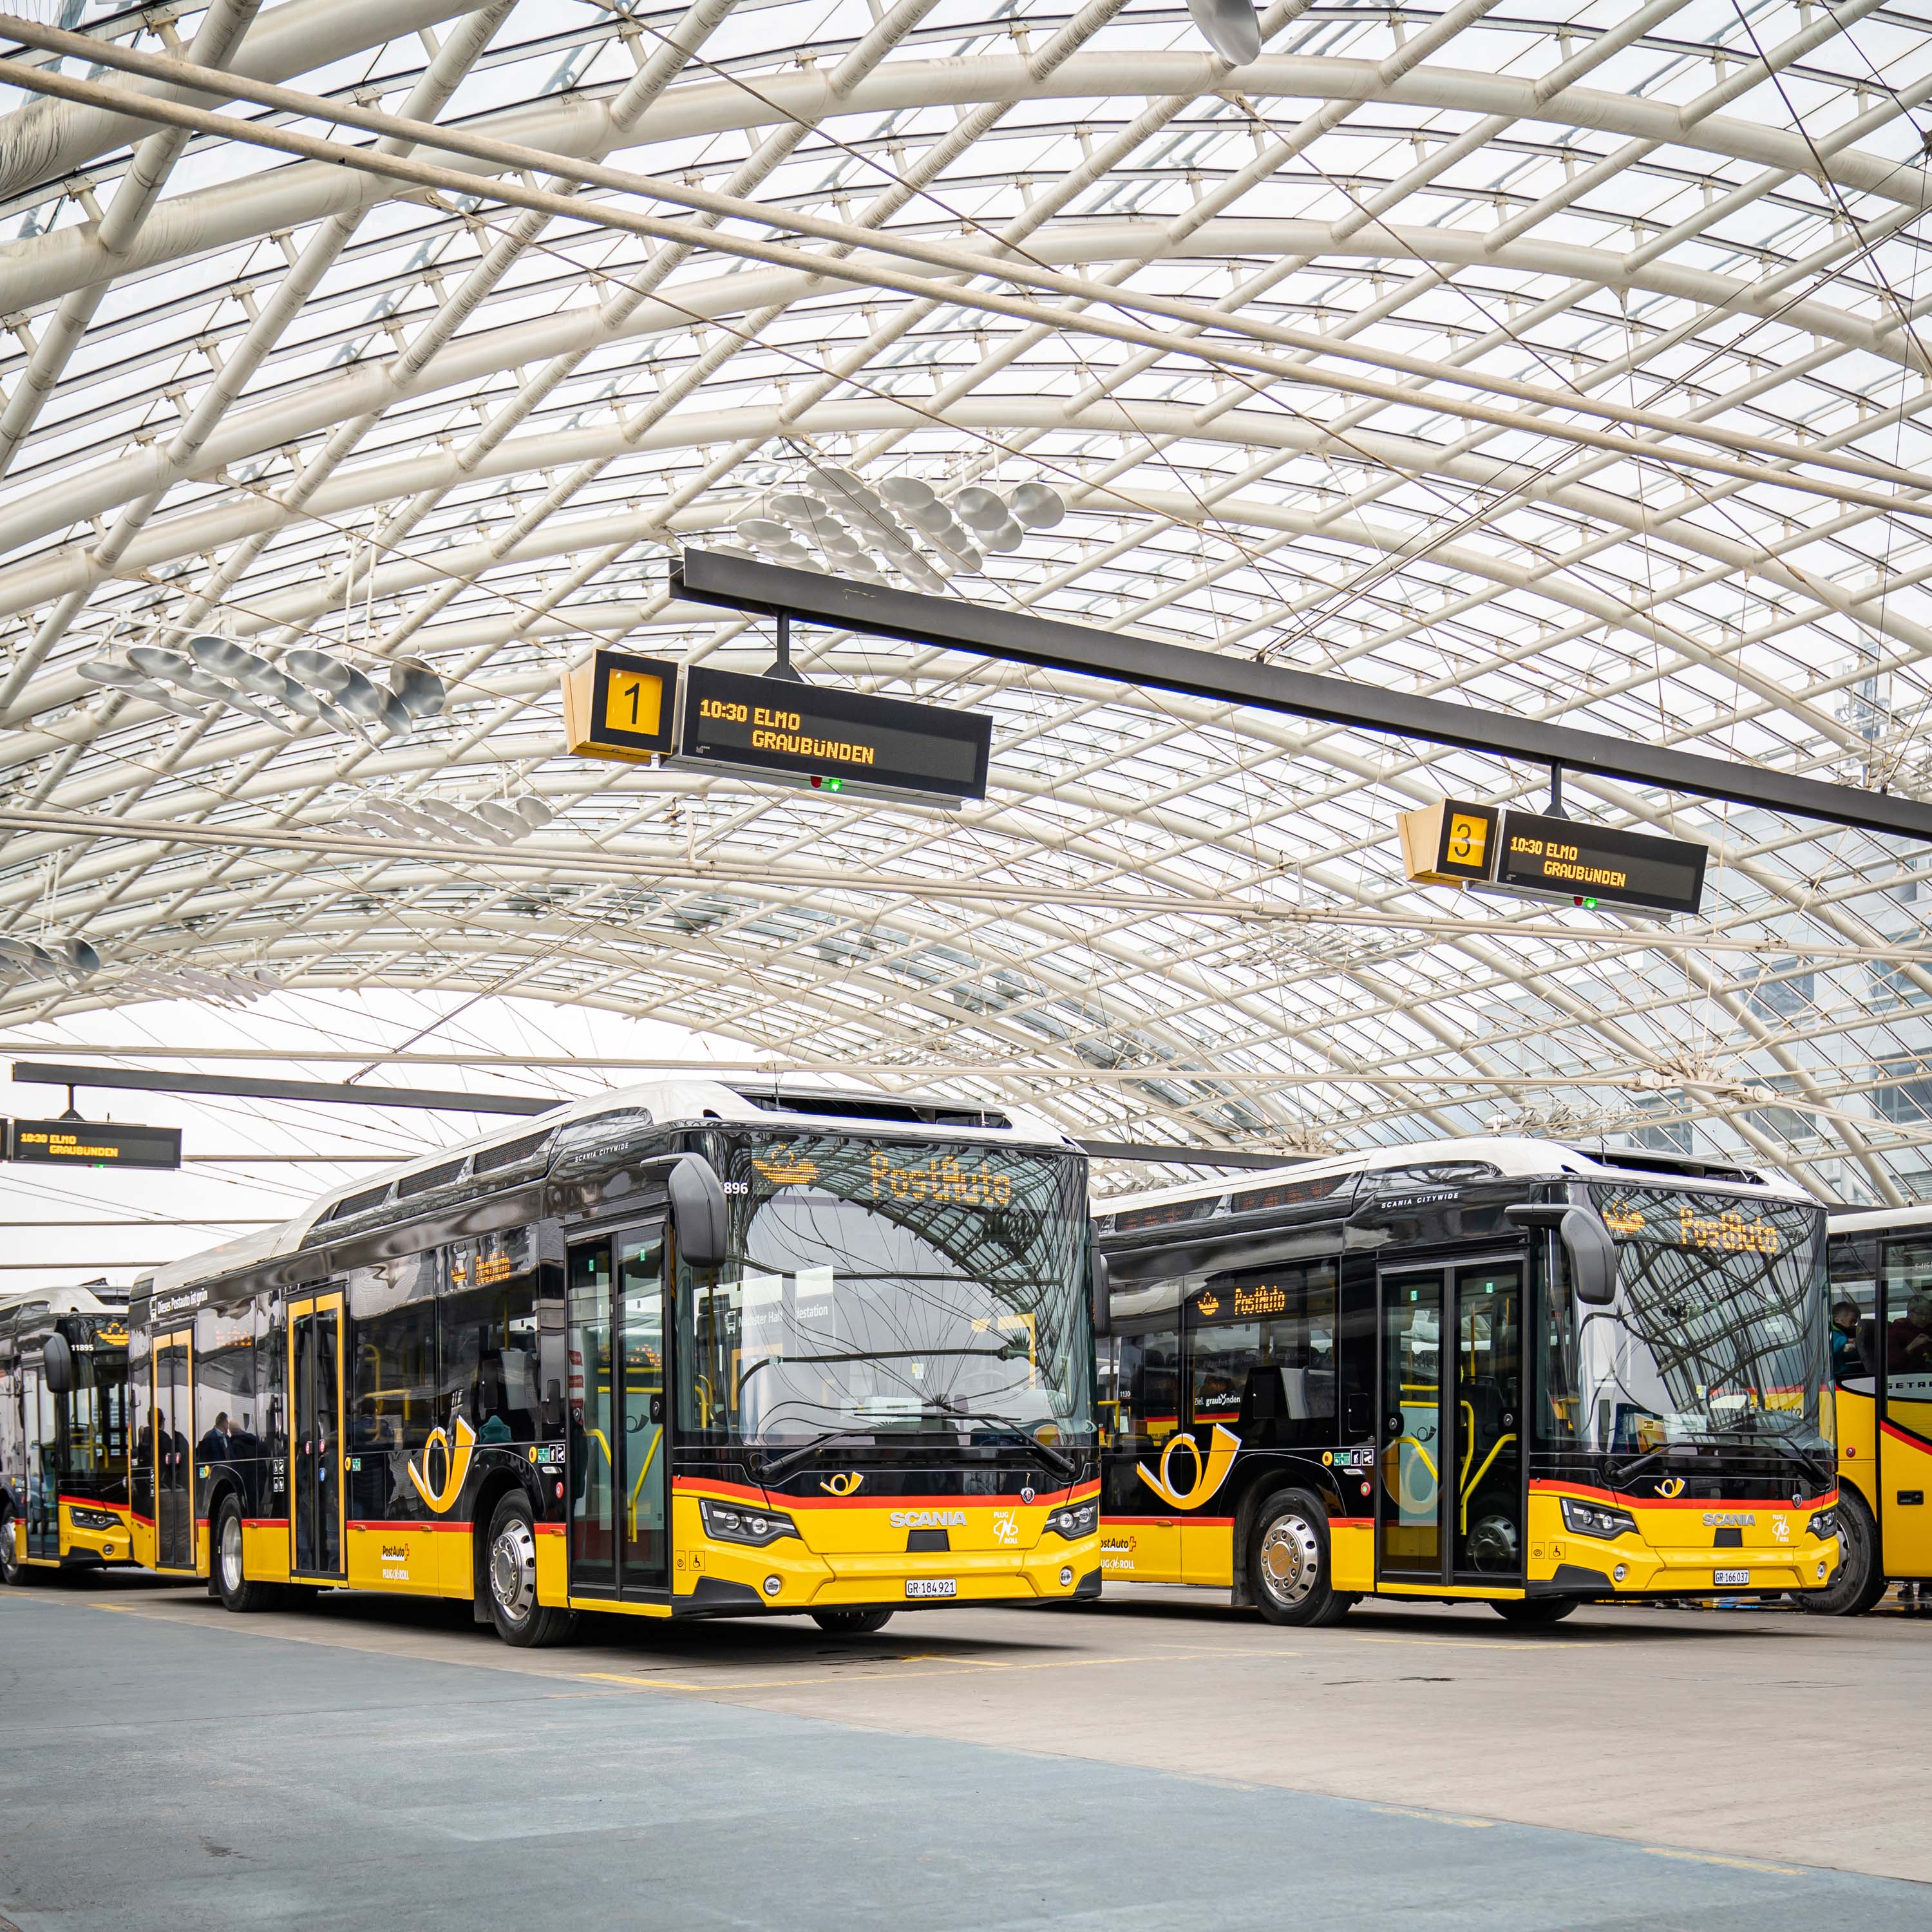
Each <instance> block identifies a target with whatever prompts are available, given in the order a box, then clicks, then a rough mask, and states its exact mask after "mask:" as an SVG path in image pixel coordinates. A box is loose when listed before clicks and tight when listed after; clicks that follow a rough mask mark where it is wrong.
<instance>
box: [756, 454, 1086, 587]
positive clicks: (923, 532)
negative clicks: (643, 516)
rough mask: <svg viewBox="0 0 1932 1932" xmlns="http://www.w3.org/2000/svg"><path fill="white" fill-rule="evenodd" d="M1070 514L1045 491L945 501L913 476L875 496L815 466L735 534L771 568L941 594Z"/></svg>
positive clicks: (854, 480)
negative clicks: (958, 574)
mask: <svg viewBox="0 0 1932 1932" xmlns="http://www.w3.org/2000/svg"><path fill="white" fill-rule="evenodd" d="M1066 514H1067V505H1066V502H1065V500H1064V499H1063V498H1062V497H1061V494H1060V493H1059V491H1058V490H1055V489H1052V488H1050V487H1049V486H1048V485H1047V484H1044V483H1022V484H1020V485H1019V487H1018V488H1017V489H1016V490H1013V492H1012V493H1011V494H1010V496H1001V495H1000V494H999V493H998V492H997V491H995V490H989V489H986V488H985V487H982V486H980V485H978V484H971V485H968V487H966V488H965V489H963V490H960V491H959V492H958V493H957V494H956V496H954V497H953V500H952V501H951V502H950V503H947V502H943V501H941V498H940V497H939V496H938V493H937V492H936V491H935V490H934V489H933V487H932V485H931V484H929V483H924V482H922V481H919V478H917V477H916V476H888V477H886V478H883V480H882V481H880V484H879V486H878V487H877V489H876V490H874V488H872V487H871V485H870V484H868V483H867V482H866V481H865V479H864V478H862V477H861V476H859V475H858V474H857V473H856V472H855V471H853V470H850V469H841V468H840V467H839V466H837V465H836V464H832V463H814V464H812V465H811V466H809V467H808V469H807V470H806V472H805V475H804V476H803V477H802V478H801V479H800V480H799V485H798V487H797V488H796V489H793V490H775V491H774V492H773V493H772V494H771V495H770V496H767V497H766V498H765V499H763V502H760V503H757V504H755V505H753V506H752V508H750V509H749V510H748V511H745V513H744V514H742V515H741V516H740V517H739V518H738V520H737V521H736V523H735V524H734V525H733V533H734V534H735V535H737V536H738V537H739V538H741V539H742V541H743V542H744V543H745V544H746V545H747V546H748V548H749V549H750V550H751V551H753V552H754V553H757V554H760V555H763V556H766V557H768V558H769V559H770V560H771V561H772V562H774V563H783V564H789V565H792V566H793V568H806V569H811V568H816V569H819V570H823V571H826V573H827V574H830V575H833V576H845V577H856V578H857V579H858V580H859V581H860V582H861V583H889V582H891V581H892V580H893V579H895V578H897V579H898V580H901V581H904V582H907V583H911V584H912V585H913V586H915V587H916V588H917V589H921V590H927V591H938V590H943V589H944V588H945V587H946V583H947V575H948V574H950V572H952V571H961V570H964V571H977V570H978V569H980V568H981V566H982V565H983V564H984V563H985V562H986V552H987V551H988V550H996V551H1001V552H1011V551H1013V550H1018V549H1019V547H1020V544H1021V543H1022V541H1023V540H1024V537H1025V532H1027V531H1028V530H1030V529H1051V528H1052V526H1053V525H1055V523H1058V522H1059V521H1060V520H1061V518H1062V517H1064V516H1065V515H1066Z"/></svg>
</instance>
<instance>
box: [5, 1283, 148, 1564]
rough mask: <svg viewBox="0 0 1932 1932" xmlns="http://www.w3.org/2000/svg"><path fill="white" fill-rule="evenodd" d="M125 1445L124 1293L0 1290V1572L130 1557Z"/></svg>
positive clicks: (94, 1286)
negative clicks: (3, 1294)
mask: <svg viewBox="0 0 1932 1932" xmlns="http://www.w3.org/2000/svg"><path fill="white" fill-rule="evenodd" d="M127 1451H128V1436H127V1295H125V1293H124V1292H120V1291H118V1290H115V1289H110V1287H109V1286H107V1283H106V1282H104V1281H97V1282H92V1283H88V1284H86V1286H83V1287H79V1288H55V1289H37V1290H31V1291H28V1292H25V1293H22V1294H17V1295H9V1296H7V1297H6V1298H5V1299H4V1300H0V1583H23V1582H25V1581H26V1580H28V1578H29V1577H32V1576H34V1575H35V1574H37V1573H39V1572H42V1571H57V1570H98V1569H101V1568H107V1567H108V1566H110V1565H122V1564H131V1563H132V1562H133V1560H134V1550H133V1535H132V1532H131V1526H130V1522H129V1520H128V1496H127Z"/></svg>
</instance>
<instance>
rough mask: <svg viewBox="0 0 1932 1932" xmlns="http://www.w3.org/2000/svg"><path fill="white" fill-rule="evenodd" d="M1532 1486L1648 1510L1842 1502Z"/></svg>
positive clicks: (1539, 1479) (1834, 1495)
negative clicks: (1655, 1494) (1656, 1493)
mask: <svg viewBox="0 0 1932 1932" xmlns="http://www.w3.org/2000/svg"><path fill="white" fill-rule="evenodd" d="M1529 1487H1531V1488H1532V1490H1545V1491H1547V1492H1548V1493H1550V1494H1552V1495H1561V1496H1594V1497H1596V1498H1598V1499H1600V1500H1601V1501H1602V1502H1607V1503H1616V1504H1617V1505H1619V1506H1620V1507H1621V1508H1630V1507H1631V1505H1634V1504H1640V1505H1642V1506H1643V1508H1646V1509H1682V1510H1693V1509H1694V1510H1709V1509H1733V1508H1739V1507H1741V1506H1742V1505H1747V1504H1753V1503H1754V1504H1756V1505H1758V1507H1759V1508H1763V1509H1823V1508H1826V1507H1827V1506H1828V1505H1830V1504H1832V1503H1835V1502H1837V1501H1838V1491H1837V1490H1829V1491H1828V1492H1827V1493H1825V1494H1824V1495H1822V1496H1801V1497H1799V1499H1798V1500H1797V1501H1796V1502H1793V1500H1792V1499H1790V1497H1789V1496H1784V1495H1778V1496H1634V1495H1632V1494H1631V1493H1630V1492H1629V1491H1628V1490H1599V1489H1595V1488H1593V1487H1592V1486H1591V1485H1590V1484H1588V1483H1572V1482H1568V1481H1565V1480H1564V1479H1563V1478H1561V1477H1543V1476H1533V1477H1532V1478H1530V1484H1529Z"/></svg>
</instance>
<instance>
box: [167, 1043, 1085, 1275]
mask: <svg viewBox="0 0 1932 1932" xmlns="http://www.w3.org/2000/svg"><path fill="white" fill-rule="evenodd" d="M619 1115H622V1116H626V1117H632V1118H639V1117H640V1118H641V1119H642V1120H643V1121H649V1123H650V1124H653V1125H655V1126H660V1127H702V1126H703V1125H704V1124H706V1122H707V1121H738V1122H751V1121H766V1122H769V1123H770V1124H771V1125H772V1127H775V1128H778V1127H799V1128H804V1129H807V1130H817V1131H820V1132H832V1133H838V1132H841V1131H842V1132H845V1133H855V1132H862V1131H863V1130H865V1129H866V1128H868V1127H870V1128H873V1129H875V1130H883V1129H893V1128H897V1129H899V1130H911V1131H914V1132H916V1133H919V1135H921V1136H923V1137H925V1138H928V1139H934V1140H947V1141H958V1142H962V1144H963V1143H965V1142H973V1141H982V1142H984V1141H995V1142H1018V1143H1019V1144H1020V1145H1023V1146H1028V1147H1036V1148H1042V1149H1052V1150H1054V1151H1059V1152H1067V1153H1077V1152H1078V1151H1079V1148H1078V1146H1077V1145H1076V1142H1073V1141H1072V1140H1070V1139H1069V1138H1068V1137H1067V1136H1066V1135H1065V1134H1064V1133H1061V1130H1059V1128H1058V1127H1055V1125H1054V1124H1053V1123H1052V1121H1049V1120H1048V1119H1047V1118H1046V1117H1045V1116H1044V1115H1039V1114H1032V1113H1028V1112H1025V1111H1024V1110H1022V1109H1019V1108H1017V1107H1004V1106H1003V1107H997V1108H995V1107H981V1106H976V1105H974V1104H973V1103H970V1102H960V1101H952V1100H929V1099H925V1098H922V1097H917V1096H910V1097H908V1096H906V1095H903V1094H880V1093H868V1092H834V1091H831V1090H829V1089H819V1090H814V1091H799V1089H797V1088H790V1089H789V1090H788V1089H787V1087H786V1086H785V1085H784V1082H782V1081H781V1080H780V1079H772V1080H770V1081H764V1082H758V1083H757V1084H756V1085H753V1084H752V1083H751V1082H742V1083H734V1084H733V1085H726V1084H724V1082H721V1081H715V1080H703V1079H697V1078H695V1077H692V1076H680V1077H676V1078H672V1079H662V1080H647V1081H643V1082H640V1083H639V1084H637V1085H635V1086H631V1087H613V1088H607V1089H606V1090H605V1091H604V1092H602V1093H600V1094H589V1095H586V1096H585V1097H584V1098H583V1099H582V1100H571V1101H568V1102H565V1103H562V1104H560V1105H559V1106H556V1107H555V1108H553V1109H551V1110H550V1112H548V1113H545V1114H539V1115H526V1116H524V1117H523V1118H521V1119H520V1120H516V1121H511V1122H510V1123H508V1124H505V1125H499V1126H496V1127H490V1128H488V1129H487V1130H485V1131H484V1132H483V1133H480V1134H476V1135H473V1136H471V1137H470V1138H469V1139H467V1140H463V1141H458V1142H455V1144H454V1145H450V1146H447V1147H439V1148H431V1149H430V1150H429V1151H427V1152H425V1153H424V1154H419V1155H417V1156H416V1157H413V1159H410V1160H403V1161H398V1163H396V1165H395V1166H393V1167H389V1168H385V1169H383V1170H382V1171H381V1172H380V1173H378V1174H377V1175H375V1176H374V1178H368V1177H366V1176H365V1177H364V1178H361V1179H359V1180H356V1181H348V1182H345V1183H344V1184H342V1185H341V1187H335V1188H332V1189H331V1190H329V1193H326V1194H323V1195H319V1196H317V1198H316V1199H314V1201H312V1202H310V1203H309V1205H308V1206H307V1207H305V1208H301V1209H299V1210H298V1211H296V1214H293V1215H292V1216H291V1217H290V1218H289V1219H288V1220H286V1221H284V1222H282V1223H280V1224H279V1225H278V1226H275V1227H273V1228H265V1229H262V1230H261V1231H260V1232H259V1233H256V1234H252V1235H242V1236H241V1237H239V1238H238V1239H236V1240H234V1241H224V1242H223V1243H222V1244H220V1246H219V1247H213V1248H204V1249H203V1250H201V1251H200V1252H199V1253H197V1254H193V1255H188V1256H184V1257H183V1258H182V1259H181V1260H179V1261H175V1262H168V1263H167V1264H166V1265H164V1266H163V1267H160V1268H157V1269H155V1270H154V1273H153V1274H152V1275H151V1277H148V1278H147V1280H145V1282H141V1281H137V1282H136V1283H135V1289H136V1292H139V1291H140V1290H141V1289H143V1288H144V1287H145V1289H147V1290H148V1292H151V1293H153V1294H156V1295H160V1294H165V1293H167V1292H171V1291H172V1290H174V1289H181V1288H186V1287H189V1286H192V1285H193V1284H194V1283H196V1282H202V1281H210V1280H215V1279H216V1278H217V1277H220V1276H223V1275H228V1274H235V1273H236V1272H238V1271H240V1270H242V1269H243V1268H252V1267H254V1266H255V1265H257V1264H259V1263H260V1262H266V1261H269V1260H272V1259H275V1257H276V1256H280V1255H284V1254H287V1253H290V1252H292V1251H293V1250H295V1249H296V1248H299V1247H301V1245H302V1241H303V1239H304V1238H305V1236H306V1235H308V1233H309V1232H310V1230H311V1229H313V1228H314V1227H315V1226H316V1225H317V1223H319V1222H322V1221H325V1220H328V1219H329V1216H330V1214H332V1211H334V1210H335V1208H336V1207H337V1205H338V1204H339V1203H340V1202H344V1201H346V1200H349V1199H353V1198H354V1197H356V1196H364V1195H372V1196H374V1195H380V1194H381V1193H383V1192H384V1191H385V1190H386V1189H387V1188H388V1187H389V1186H390V1185H391V1184H392V1183H395V1182H397V1181H402V1180H404V1179H406V1178H408V1177H410V1175H419V1174H423V1173H426V1172H429V1171H431V1170H432V1169H440V1168H443V1167H446V1166H449V1167H456V1166H460V1165H461V1163H463V1161H465V1160H472V1159H473V1158H474V1157H477V1156H480V1155H487V1154H489V1153H490V1152H492V1151H497V1150H502V1149H508V1148H516V1147H518V1146H519V1145H521V1144H523V1143H525V1142H528V1143H529V1158H532V1159H534V1158H535V1156H536V1154H537V1152H538V1149H539V1148H540V1147H541V1146H543V1145H547V1143H548V1142H550V1139H551V1138H552V1136H554V1135H555V1134H556V1133H558V1132H559V1130H563V1129H565V1128H568V1127H573V1126H576V1125H578V1124H583V1123H588V1122H589V1121H596V1120H599V1119H601V1118H604V1117H606V1116H619ZM486 1165H487V1163H486Z"/></svg>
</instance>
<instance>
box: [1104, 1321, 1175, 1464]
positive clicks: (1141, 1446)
mask: <svg viewBox="0 0 1932 1932" xmlns="http://www.w3.org/2000/svg"><path fill="white" fill-rule="evenodd" d="M1115 1342H1116V1343H1117V1345H1118V1348H1119V1352H1120V1353H1119V1367H1118V1370H1117V1371H1116V1378H1115V1392H1116V1394H1117V1397H1118V1401H1119V1404H1120V1409H1119V1415H1120V1434H1119V1436H1118V1439H1117V1440H1116V1442H1115V1448H1117V1449H1119V1450H1121V1451H1124V1452H1125V1453H1126V1454H1129V1455H1136V1454H1140V1453H1141V1452H1142V1451H1145V1450H1147V1449H1150V1448H1155V1447H1157V1446H1158V1445H1160V1444H1161V1443H1163V1442H1166V1440H1167V1439H1168V1438H1169V1436H1172V1434H1173V1433H1174V1432H1175V1429H1176V1428H1177V1427H1178V1426H1179V1424H1180V1421H1181V1331H1180V1329H1179V1328H1178V1326H1175V1327H1172V1328H1150V1329H1145V1330H1143V1331H1141V1332H1140V1333H1139V1334H1133V1335H1118V1336H1116V1337H1115Z"/></svg>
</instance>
